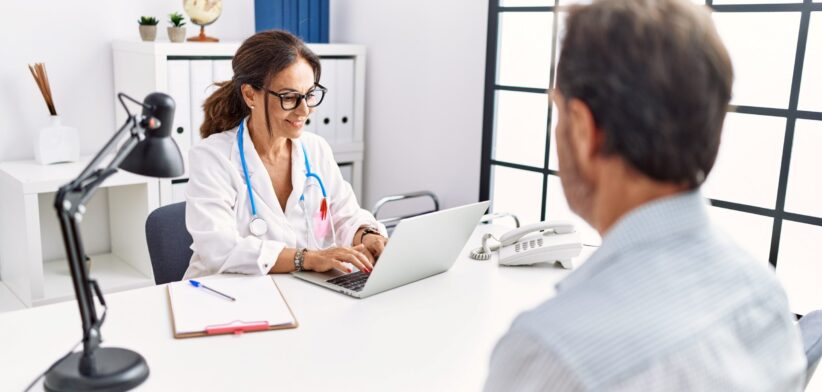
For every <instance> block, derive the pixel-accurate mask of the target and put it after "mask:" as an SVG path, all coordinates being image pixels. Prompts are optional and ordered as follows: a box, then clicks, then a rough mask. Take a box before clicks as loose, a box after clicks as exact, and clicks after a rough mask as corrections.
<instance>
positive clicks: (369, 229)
mask: <svg viewBox="0 0 822 392" xmlns="http://www.w3.org/2000/svg"><path fill="white" fill-rule="evenodd" d="M368 234H376V235H379V236H382V234H381V233H380V231H379V230H377V229H375V228H373V227H371V226H367V227H365V228H364V229H362V234H360V243H361V244H362V240H363V239H365V236H366V235H368Z"/></svg>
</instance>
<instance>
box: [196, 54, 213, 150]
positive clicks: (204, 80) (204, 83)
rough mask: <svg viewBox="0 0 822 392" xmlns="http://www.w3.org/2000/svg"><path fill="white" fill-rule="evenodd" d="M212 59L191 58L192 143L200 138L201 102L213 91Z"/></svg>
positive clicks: (201, 121) (203, 115) (201, 122)
mask: <svg viewBox="0 0 822 392" xmlns="http://www.w3.org/2000/svg"><path fill="white" fill-rule="evenodd" d="M212 67H213V64H212V60H191V128H192V130H193V132H192V133H191V135H192V139H191V140H192V143H197V142H198V141H199V140H200V126H201V125H203V118H204V117H205V114H204V113H203V103H205V100H206V98H208V96H209V95H211V93H212V92H213V89H214V87H213V86H212V84H213V83H214V76H213V74H212Z"/></svg>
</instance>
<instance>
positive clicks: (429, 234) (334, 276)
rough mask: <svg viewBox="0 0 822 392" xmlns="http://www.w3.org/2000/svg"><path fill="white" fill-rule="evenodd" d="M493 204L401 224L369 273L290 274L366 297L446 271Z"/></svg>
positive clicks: (354, 295) (469, 207) (434, 214)
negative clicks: (489, 206)
mask: <svg viewBox="0 0 822 392" xmlns="http://www.w3.org/2000/svg"><path fill="white" fill-rule="evenodd" d="M488 204H489V202H487V201H483V202H479V203H474V204H467V205H464V206H460V207H455V208H451V209H447V210H442V211H436V212H432V213H429V214H425V215H420V216H415V217H413V218H407V219H403V220H402V221H400V223H399V224H398V225H397V227H395V228H394V233H393V234H392V235H391V240H390V241H388V245H387V246H386V247H385V249H384V250H383V252H382V255H380V258H379V260H378V261H377V263H376V264H375V265H374V269H372V270H371V273H370V274H365V273H363V272H360V271H357V272H352V273H350V274H346V273H344V272H340V271H338V270H331V271H329V272H310V271H301V272H292V274H293V275H294V276H295V277H297V278H300V279H303V280H306V281H309V282H311V283H314V284H317V285H320V286H323V287H326V288H329V289H331V290H334V291H339V292H340V293H343V294H347V295H350V296H352V297H356V298H365V297H369V296H372V295H374V294H377V293H381V292H383V291H386V290H390V289H393V288H396V287H400V286H403V285H406V284H409V283H412V282H416V281H418V280H421V279H425V278H427V277H429V276H432V275H436V274H439V273H442V272H445V271H448V269H449V268H451V266H453V265H454V263H455V262H456V261H457V257H458V256H459V253H460V251H462V249H463V248H464V247H465V244H466V243H467V242H468V239H469V238H470V237H471V233H473V232H474V229H475V228H476V227H477V224H478V223H479V221H480V219H481V218H482V215H483V214H484V213H485V211H486V210H487V209H488Z"/></svg>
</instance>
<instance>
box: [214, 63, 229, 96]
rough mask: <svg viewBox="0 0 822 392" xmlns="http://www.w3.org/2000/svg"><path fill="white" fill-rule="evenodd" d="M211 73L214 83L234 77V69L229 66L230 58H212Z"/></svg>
mask: <svg viewBox="0 0 822 392" xmlns="http://www.w3.org/2000/svg"><path fill="white" fill-rule="evenodd" d="M211 73H212V76H213V77H212V80H213V81H214V83H218V82H226V81H229V80H231V78H232V77H234V69H233V68H231V60H214V63H213V67H212V72H211ZM215 90H216V88H215Z"/></svg>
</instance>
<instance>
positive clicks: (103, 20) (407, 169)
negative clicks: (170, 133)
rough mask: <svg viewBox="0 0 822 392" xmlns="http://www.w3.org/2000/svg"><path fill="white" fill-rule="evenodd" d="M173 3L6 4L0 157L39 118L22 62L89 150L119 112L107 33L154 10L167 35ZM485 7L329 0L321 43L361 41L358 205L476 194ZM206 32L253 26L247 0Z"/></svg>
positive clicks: (25, 149) (223, 33)
mask: <svg viewBox="0 0 822 392" xmlns="http://www.w3.org/2000/svg"><path fill="white" fill-rule="evenodd" d="M44 3H46V4H47V5H45V6H44ZM181 3H182V1H181V0H180V1H164V0H141V1H139V2H136V1H123V0H120V1H106V0H85V1H70V2H66V1H49V2H43V1H32V2H24V1H13V2H7V4H5V8H4V11H5V12H6V15H12V16H14V17H9V18H7V20H6V21H5V22H4V23H2V24H0V40H2V41H0V42H2V48H3V61H0V161H6V160H17V159H32V158H33V152H32V142H33V139H34V134H35V132H36V130H37V129H38V128H39V127H41V126H43V125H45V124H47V122H48V111H47V109H46V106H45V103H44V102H43V100H42V98H41V96H40V92H39V91H38V90H37V88H36V85H35V83H34V81H33V80H32V77H31V75H30V74H29V72H28V70H27V69H26V64H29V63H34V62H44V63H46V66H47V70H48V72H49V79H50V81H51V86H52V91H53V94H54V99H55V104H56V107H57V111H58V113H59V114H60V115H61V116H62V117H63V123H64V124H66V125H71V126H74V127H77V128H78V129H79V130H80V135H81V151H82V152H83V153H84V154H91V153H94V152H95V151H97V150H98V149H99V148H100V147H101V146H102V144H103V143H104V142H105V141H106V140H108V138H109V137H110V136H111V134H112V132H113V131H114V129H115V128H116V127H117V126H118V125H119V124H116V123H115V120H114V113H115V110H122V109H121V108H119V107H118V106H115V104H114V99H113V97H114V91H113V87H112V83H113V82H112V80H113V76H112V59H111V42H112V41H113V40H117V39H135V40H136V39H139V33H138V30H137V22H136V20H137V19H138V17H139V16H140V15H153V16H156V17H158V18H159V19H160V20H161V24H160V25H159V26H158V27H160V29H159V31H158V40H167V37H166V33H165V30H164V28H165V26H167V23H166V21H167V14H168V13H170V12H172V11H182V5H181ZM44 7H48V8H49V9H48V11H47V12H45V11H44ZM487 8H488V4H487V2H485V1H477V0H456V1H448V2H440V1H435V0H421V1H412V0H407V1H403V2H398V1H390V2H386V1H379V0H331V26H330V27H331V35H330V36H331V41H332V42H352V43H361V44H364V45H366V46H367V47H368V64H367V74H368V79H367V81H366V83H367V84H366V86H367V87H366V88H367V95H366V119H365V127H366V134H367V139H366V146H367V147H366V148H367V151H366V162H367V163H366V165H365V188H364V197H363V200H361V202H362V204H363V206H364V207H366V208H371V207H372V206H373V204H374V203H375V202H376V201H377V199H379V198H380V197H382V196H384V195H387V194H395V193H399V192H408V191H415V190H422V189H427V190H432V191H434V192H436V193H437V194H438V195H439V196H440V200H441V201H442V204H443V206H445V207H449V206H454V205H458V204H463V203H468V202H472V201H476V199H477V195H478V192H479V167H480V145H481V133H482V110H483V107H482V102H483V82H484V71H485V40H486V27H487V26H486V23H487V12H488V10H487ZM189 27H190V28H189V35H192V34H193V33H194V31H193V30H194V28H195V26H191V25H190V26H189ZM207 31H208V32H209V35H212V36H216V37H219V38H221V39H223V40H226V41H228V40H235V41H236V40H242V39H244V38H245V37H247V36H249V35H251V34H253V32H254V2H253V0H231V1H225V2H224V4H223V15H222V16H221V17H220V19H219V20H218V21H217V22H215V23H214V24H213V25H211V26H209V27H208V28H207ZM126 93H128V92H126ZM136 98H138V99H139V98H141V97H136Z"/></svg>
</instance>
